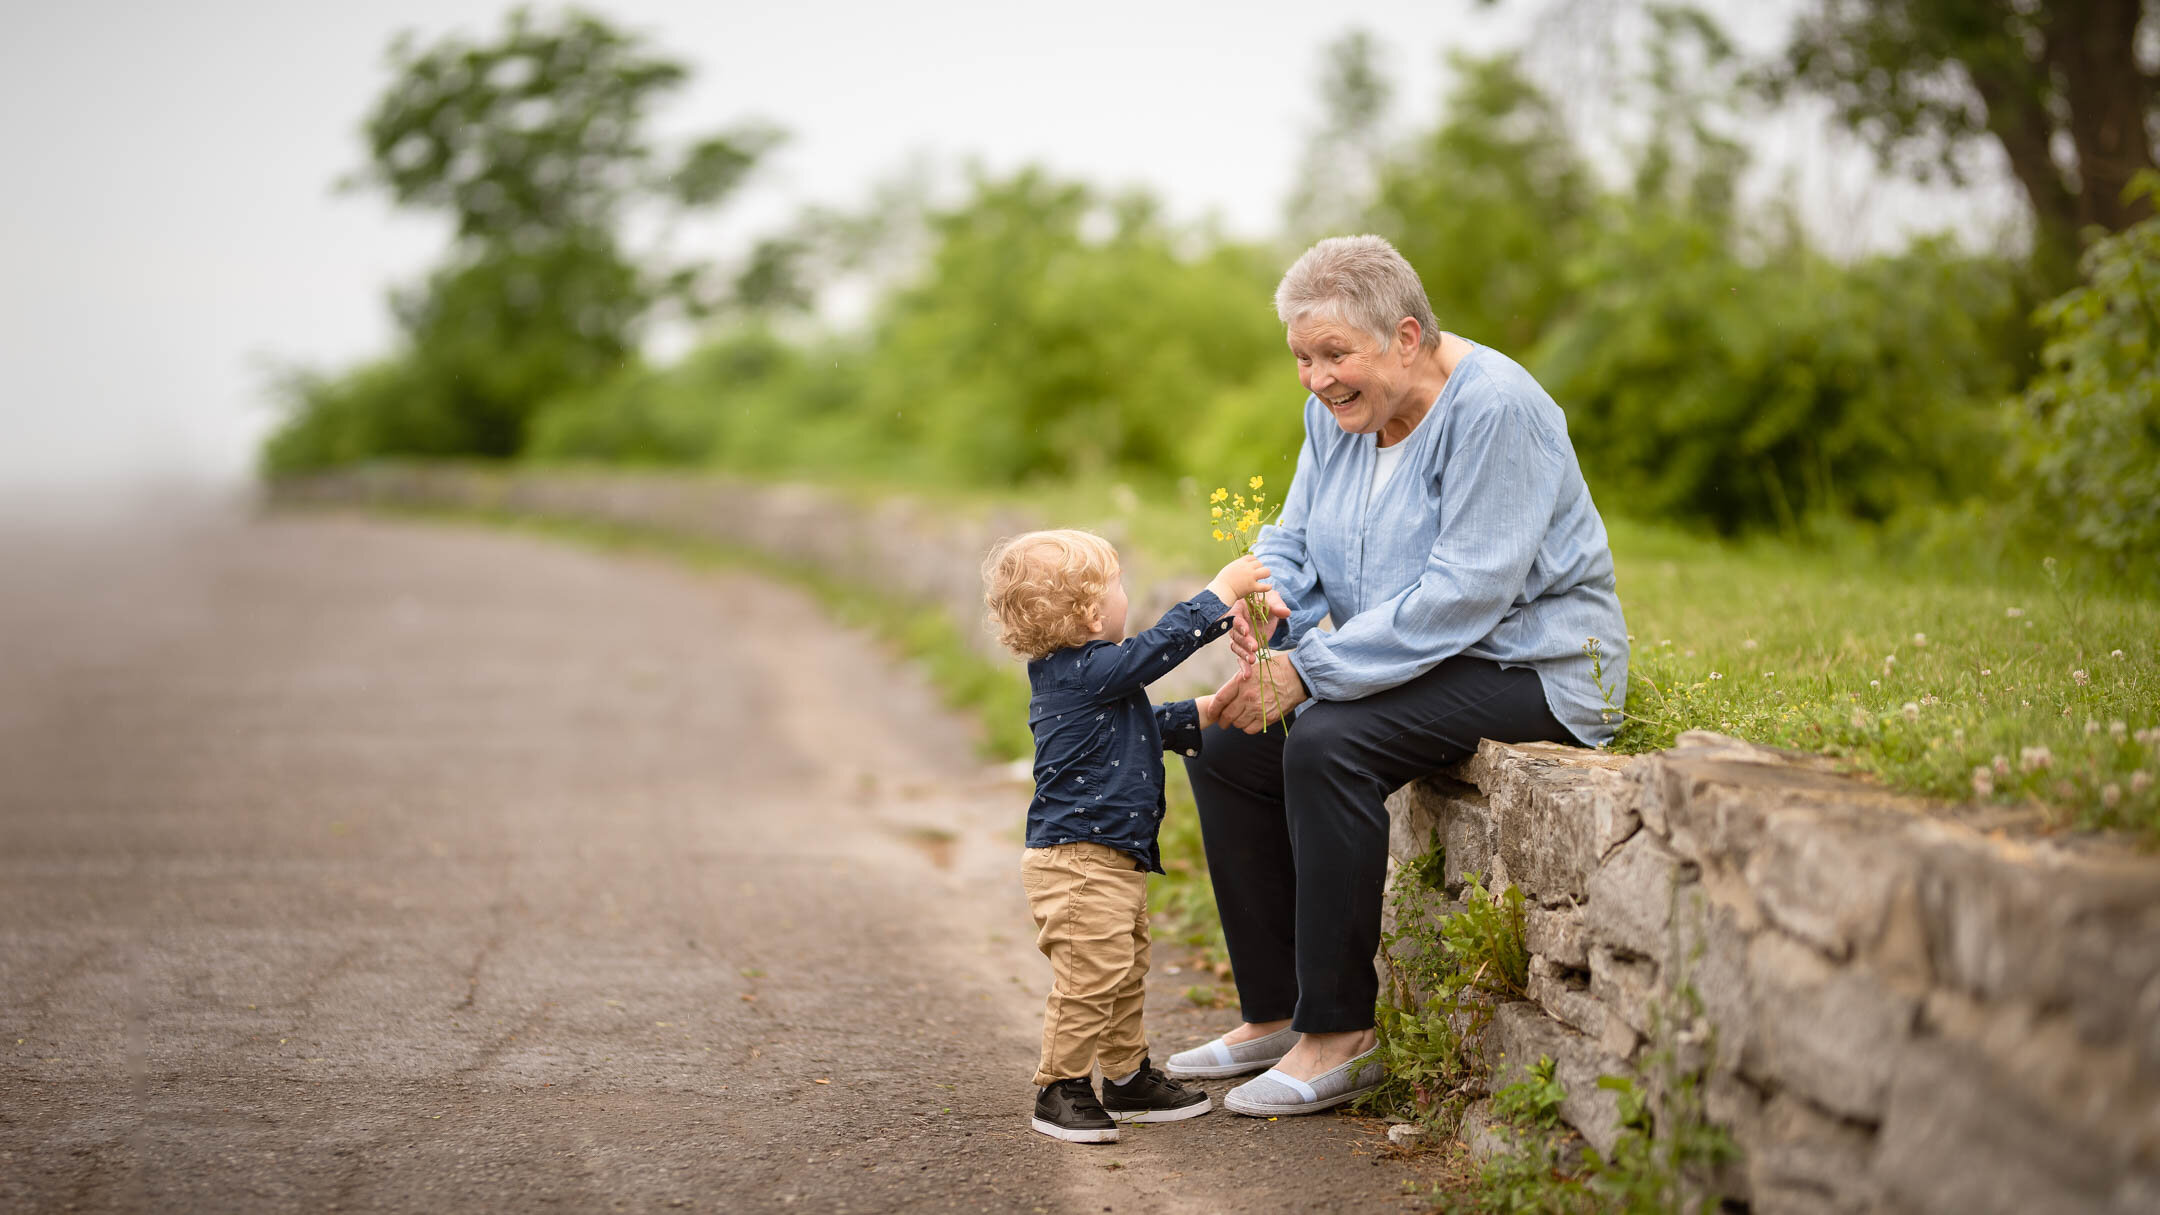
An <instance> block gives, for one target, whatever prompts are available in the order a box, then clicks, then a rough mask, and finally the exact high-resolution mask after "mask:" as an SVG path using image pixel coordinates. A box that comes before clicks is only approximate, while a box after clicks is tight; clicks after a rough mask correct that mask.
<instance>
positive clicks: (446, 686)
mask: <svg viewBox="0 0 2160 1215" xmlns="http://www.w3.org/2000/svg"><path fill="white" fill-rule="evenodd" d="M1026 795H1027V790H1026V788H1025V787H1024V786H1017V785H1014V784H1012V783H1010V782H1009V781H1005V780H1003V779H1001V778H1000V776H999V775H998V773H997V772H996V771H995V770H992V769H987V768H985V767H983V766H982V765H981V764H980V763H979V762H978V761H977V760H976V759H975V757H974V754H973V750H972V743H971V737H970V733H969V729H968V727H967V725H966V723H964V722H963V721H961V720H959V719H956V718H955V717H953V716H952V715H950V714H948V713H946V712H945V711H943V710H942V709H940V708H939V707H938V706H937V704H936V702H935V697H934V696H933V695H932V693H931V692H930V690H929V689H928V688H927V687H926V686H925V685H924V683H923V681H922V680H921V679H920V678H919V677H917V676H916V675H915V674H914V673H913V672H911V671H909V670H907V669H905V668H904V667H900V666H897V665H896V664H894V663H893V662H892V661H891V659H890V658H889V657H888V656H887V655H885V654H884V653H882V652H881V651H880V650H879V649H878V647H877V646H875V645H874V644H873V643H872V642H870V641H868V640H867V639H865V638H863V637H861V636H858V635H855V634H852V633H849V632H846V631H843V630H841V629H838V628H836V627H835V626H833V625H832V624H831V623H829V622H828V621H827V620H826V619H825V618H824V617H823V616H822V615H821V614H820V612H819V611H818V609H817V607H816V605H815V604H814V603H813V602H812V601H811V600H809V599H808V598H807V597H805V596H804V595H802V594H800V593H798V592H796V591H794V590H792V589H789V588H786V587H781V586H776V585H773V584H770V583H766V582H762V581H759V580H756V579H753V578H750V577H747V576H733V575H724V574H709V573H693V572H689V571H686V570H683V569H681V568H678V567H675V566H671V565H669V564H666V563H664V562H663V561H661V560H659V559H654V558H630V557H624V556H620V555H610V554H603V553H596V552H591V551H585V550H580V549H576V548H571V547H566V546H562V545H558V544H554V543H550V542H547V541H543V540H539V539H535V538H530V537H525V536H520V535H513V534H508V533H501V532H492V531H486V530H480V529H471V528H457V527H450V526H444V525H436V524H426V523H413V522H391V521H384V520H377V519H368V518H361V517H354V516H329V515H297V516H271V517H254V516H251V515H249V514H248V513H246V512H243V511H237V510H226V511H218V510H207V509H202V508H199V507H197V506H192V505H191V506H187V507H185V508H175V509H171V510H168V511H165V512H162V513H161V515H160V516H159V517H158V518H157V519H156V520H155V521H154V522H150V521H145V520H141V519H136V520H134V521H132V522H129V523H127V524H126V525H125V526H117V525H114V524H113V522H112V521H111V520H106V521H104V522H102V523H80V524H77V525H74V526H65V527H63V526H57V525H52V524H39V525H24V524H21V523H14V524H5V525H0V1211H6V1212H30V1211H38V1212H42V1211H71V1210H80V1211H217V1212H227V1211H232V1212H246V1211H430V1212H433V1211H480V1212H491V1211H555V1210H559V1211H614V1210H698V1211H781V1210H787V1211H835V1212H839V1211H856V1212H873V1211H946V1210H962V1211H1023V1212H1038V1211H1039V1212H1074V1213H1078V1212H1091V1213H1092V1212H1100V1211H1113V1212H1115V1211H1135V1212H1137V1211H1176V1212H1182V1211H1307V1210H1330V1211H1345V1212H1349V1211H1360V1212H1362V1211H1400V1210H1405V1209H1418V1208H1419V1207H1421V1206H1422V1205H1423V1204H1421V1203H1419V1202H1417V1201H1415V1200H1411V1199H1407V1198H1406V1197H1405V1196H1404V1190H1405V1185H1406V1182H1420V1181H1421V1179H1419V1178H1418V1177H1417V1175H1416V1173H1415V1172H1414V1171H1413V1168H1414V1166H1412V1165H1407V1164H1405V1163H1403V1162H1402V1161H1400V1160H1398V1159H1395V1158H1393V1157H1392V1156H1391V1154H1390V1153H1389V1151H1388V1149H1387V1145H1386V1142H1385V1140H1384V1138H1382V1137H1381V1136H1380V1135H1379V1133H1378V1128H1376V1127H1375V1126H1373V1125H1372V1124H1371V1123H1369V1122H1365V1121H1362V1120H1358V1119H1352V1118H1345V1117H1337V1116H1332V1115H1328V1116H1321V1117H1316V1118H1306V1119H1289V1120H1284V1121H1281V1122H1266V1121H1255V1120H1251V1119H1245V1118H1240V1117H1237V1116H1235V1115H1231V1114H1228V1113H1226V1112H1223V1111H1221V1110H1220V1109H1218V1110H1217V1111H1216V1112H1214V1113H1211V1114H1209V1115H1207V1116H1205V1117H1203V1118H1199V1119H1196V1120H1193V1121H1188V1122H1181V1123H1175V1124H1168V1125H1163V1126H1158V1127H1151V1128H1139V1129H1136V1130H1131V1131H1128V1132H1127V1133H1126V1138H1125V1142H1123V1143H1120V1144H1117V1145H1115V1146H1106V1147H1078V1146H1073V1145H1067V1144H1062V1143H1057V1142H1053V1141H1051V1140H1049V1139H1047V1138H1045V1137H1043V1136H1040V1135H1037V1134H1034V1133H1033V1132H1031V1131H1029V1130H1028V1129H1027V1122H1026V1117H1025V1111H1026V1109H1027V1105H1028V1102H1029V1100H1030V1099H1031V1096H1032V1090H1031V1088H1030V1087H1029V1085H1028V1078H1029V1073H1030V1071H1031V1070H1032V1064H1033V1059H1034V1053H1035V1047H1036V1034H1037V1032H1038V1029H1039V1025H1040V1021H1039V1017H1040V1009H1041V1003H1040V1001H1041V993H1042V991H1043V990H1044V989H1045V988H1046V986H1047V983H1048V968H1047V965H1046V964H1045V963H1044V962H1043V961H1042V959H1041V958H1040V956H1039V955H1037V954H1036V953H1035V951H1034V949H1033V947H1032V944H1031V940H1032V934H1031V926H1030V924H1029V922H1028V919H1027V914H1026V909H1025V905H1024V903H1023V901H1022V899H1021V896H1020V892H1019V887H1018V864H1017V861H1018V851H1019V823H1020V818H1021V814H1022V811H1023V809H1024V806H1025V800H1026ZM1176 962H1177V958H1176V957H1175V956H1174V955H1172V954H1168V953H1166V954H1165V955H1163V956H1159V957H1158V971H1157V975H1156V977H1155V980H1154V983H1153V985H1152V987H1151V990H1150V1000H1151V1004H1150V1027H1151V1032H1152V1037H1153V1040H1154V1042H1155V1044H1156V1048H1157V1054H1158V1055H1165V1054H1168V1053H1169V1052H1171V1051H1173V1050H1177V1049H1182V1048H1183V1047H1184V1046H1187V1045H1190V1044H1192V1043H1195V1042H1198V1041H1201V1040H1203V1039H1205V1038H1206V1037H1208V1036H1210V1035H1211V1034H1212V1033H1213V1032H1216V1031H1217V1030H1219V1029H1220V1028H1222V1027H1224V1026H1225V1025H1227V1024H1228V1023H1229V1014H1227V1013H1225V1012H1221V1011H1207V1010H1200V1009H1196V1008H1194V1007H1192V1006H1191V1004H1190V1003H1189V1002H1188V1001H1186V1000H1184V999H1183V998H1182V994H1181V993H1182V992H1183V990H1184V988H1185V985H1186V984H1188V983H1190V982H1191V981H1192V976H1191V975H1190V974H1187V975H1183V976H1178V975H1172V974H1169V973H1167V969H1168V966H1170V965H1174V964H1175V963H1176ZM1208 1087H1209V1088H1210V1090H1211V1091H1212V1092H1213V1093H1215V1094H1216V1096H1217V1098H1218V1101H1219V1098H1220V1095H1221V1093H1222V1092H1223V1091H1224V1090H1225V1089H1226V1088H1227V1087H1229V1085H1228V1084H1227V1083H1214V1084H1210V1085H1209V1086H1208Z"/></svg>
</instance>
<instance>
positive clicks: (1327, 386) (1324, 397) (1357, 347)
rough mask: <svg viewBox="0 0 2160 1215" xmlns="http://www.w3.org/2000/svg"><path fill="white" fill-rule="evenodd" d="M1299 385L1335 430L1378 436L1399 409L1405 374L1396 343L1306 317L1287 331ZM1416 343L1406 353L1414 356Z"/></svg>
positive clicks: (1331, 321) (1325, 319)
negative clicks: (1317, 400)
mask: <svg viewBox="0 0 2160 1215" xmlns="http://www.w3.org/2000/svg"><path fill="white" fill-rule="evenodd" d="M1289 340H1290V353H1291V354H1293V355H1295V356H1297V366H1298V383H1300V384H1303V385H1304V386H1305V391H1307V392H1309V393H1311V394H1313V395H1314V396H1316V397H1318V398H1320V403H1321V404H1323V405H1325V406H1327V407H1328V412H1329V413H1331V414H1333V415H1334V417H1335V424H1336V425H1337V426H1340V427H1342V428H1343V429H1344V430H1345V431H1348V432H1349V433H1351V434H1354V435H1369V434H1375V433H1377V432H1378V431H1379V430H1380V428H1381V427H1382V426H1385V425H1387V423H1388V420H1389V419H1391V418H1393V417H1394V416H1395V414H1396V412H1397V411H1398V410H1399V409H1400V408H1401V406H1402V402H1401V401H1399V400H1397V399H1396V398H1397V397H1399V396H1400V395H1401V392H1402V382H1403V381H1404V380H1405V379H1406V378H1407V375H1406V373H1407V370H1408V368H1407V367H1406V366H1405V365H1404V363H1405V360H1404V359H1403V358H1402V357H1401V355H1402V352H1401V351H1400V350H1399V349H1398V347H1400V346H1401V345H1402V343H1401V342H1400V341H1394V342H1386V343H1383V342H1380V341H1377V340H1375V339H1374V338H1373V336H1372V335H1371V334H1369V333H1366V332H1365V331H1363V330H1361V329H1357V328H1354V327H1352V326H1349V325H1345V324H1343V323H1342V322H1341V321H1338V320H1335V319H1333V318H1331V317H1326V316H1314V315H1306V316H1302V317H1299V318H1298V319H1297V320H1296V321H1294V322H1292V323H1291V325H1290V329H1289ZM1416 348H1417V347H1416V343H1415V342H1414V341H1413V342H1412V343H1410V349H1411V350H1412V351H1413V352H1414V351H1415V350H1416Z"/></svg>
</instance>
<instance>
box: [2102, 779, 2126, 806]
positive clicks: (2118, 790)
mask: <svg viewBox="0 0 2160 1215" xmlns="http://www.w3.org/2000/svg"><path fill="white" fill-rule="evenodd" d="M2100 804H2101V805H2103V806H2106V807H2107V808H2108V809H2110V810H2113V809H2114V808H2115V807H2117V806H2120V805H2122V786H2121V785H2118V784H2116V783H2115V782H2114V781H2109V782H2108V783H2107V784H2105V785H2103V786H2101V788H2100Z"/></svg>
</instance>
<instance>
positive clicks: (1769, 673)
mask: <svg viewBox="0 0 2160 1215" xmlns="http://www.w3.org/2000/svg"><path fill="white" fill-rule="evenodd" d="M1762 677H1763V678H1764V679H1776V678H1777V672H1776V671H1764V672H1763V673H1762Z"/></svg>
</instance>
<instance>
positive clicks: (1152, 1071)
mask: <svg viewBox="0 0 2160 1215" xmlns="http://www.w3.org/2000/svg"><path fill="white" fill-rule="evenodd" d="M1102 1103H1103V1108H1104V1109H1105V1110H1107V1111H1109V1113H1110V1116H1111V1117H1112V1118H1115V1119H1117V1120H1118V1121H1119V1122H1176V1121H1178V1120H1179V1119H1181V1118H1198V1117H1199V1116H1200V1115H1202V1114H1205V1113H1207V1112H1208V1111H1209V1110H1211V1109H1213V1108H1215V1103H1214V1102H1212V1101H1209V1100H1208V1095H1207V1094H1206V1093H1204V1092H1202V1091H1200V1090H1199V1089H1197V1088H1192V1087H1189V1086H1187V1085H1183V1084H1179V1083H1178V1082H1177V1081H1175V1080H1172V1079H1171V1078H1170V1077H1168V1076H1165V1075H1163V1074H1162V1070H1161V1069H1160V1068H1157V1067H1156V1066H1155V1065H1154V1064H1153V1063H1152V1062H1150V1061H1148V1060H1146V1059H1142V1060H1141V1061H1140V1074H1139V1075H1137V1076H1134V1077H1133V1078H1132V1079H1131V1080H1130V1081H1129V1082H1127V1083H1124V1084H1119V1083H1117V1082H1115V1081H1113V1080H1111V1079H1110V1078H1109V1077H1108V1076H1105V1077H1103V1086H1102Z"/></svg>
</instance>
